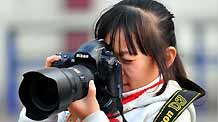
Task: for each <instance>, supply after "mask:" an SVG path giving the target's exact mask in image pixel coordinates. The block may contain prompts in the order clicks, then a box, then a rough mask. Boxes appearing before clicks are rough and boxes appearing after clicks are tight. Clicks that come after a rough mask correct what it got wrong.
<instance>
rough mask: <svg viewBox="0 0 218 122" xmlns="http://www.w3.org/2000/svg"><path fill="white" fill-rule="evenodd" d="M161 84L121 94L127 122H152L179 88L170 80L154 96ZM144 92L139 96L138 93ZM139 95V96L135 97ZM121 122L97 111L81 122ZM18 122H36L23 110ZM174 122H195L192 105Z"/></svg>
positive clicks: (53, 121) (54, 121)
mask: <svg viewBox="0 0 218 122" xmlns="http://www.w3.org/2000/svg"><path fill="white" fill-rule="evenodd" d="M161 87H162V83H161V81H160V78H157V79H156V80H154V81H153V82H151V83H150V84H148V85H146V86H144V87H141V88H139V89H135V90H133V91H130V92H127V93H123V96H124V99H123V107H124V109H123V110H124V117H125V119H126V120H127V122H153V119H154V118H155V116H156V115H157V114H158V112H159V110H160V109H161V107H162V106H163V105H164V103H165V102H166V101H167V100H168V99H169V98H170V97H171V96H172V95H173V93H174V92H175V91H177V90H180V89H181V88H180V86H179V85H178V83H177V82H176V81H173V80H170V81H169V82H168V85H167V87H166V90H165V91H164V92H163V93H162V94H161V95H159V96H155V94H156V93H157V92H158V91H159V90H160V89H161ZM143 90H144V92H143V93H142V94H141V95H139V92H141V91H143ZM137 95H139V96H137ZM68 113H69V112H61V113H59V114H58V115H53V116H50V117H49V118H48V119H46V120H43V122H66V116H67V115H68ZM110 121H111V122H122V117H121V116H118V117H116V118H114V119H113V120H112V119H111V120H109V119H108V118H107V116H106V115H105V113H104V112H102V111H99V112H95V113H92V114H91V115H89V116H87V117H86V118H85V119H84V120H83V122H110ZM18 122H36V121H33V120H30V119H29V118H27V117H26V116H25V108H23V109H22V111H21V113H20V117H19V121H18ZM176 122H196V113H195V108H194V106H193V104H191V105H190V106H189V107H188V108H187V109H186V110H185V111H184V112H183V113H182V114H181V115H180V116H179V117H178V118H177V120H176Z"/></svg>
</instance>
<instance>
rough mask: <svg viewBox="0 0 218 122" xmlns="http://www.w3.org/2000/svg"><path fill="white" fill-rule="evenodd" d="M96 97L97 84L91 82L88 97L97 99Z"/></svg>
mask: <svg viewBox="0 0 218 122" xmlns="http://www.w3.org/2000/svg"><path fill="white" fill-rule="evenodd" d="M95 96H96V87H95V83H94V81H93V80H90V81H89V90H88V94H87V97H95Z"/></svg>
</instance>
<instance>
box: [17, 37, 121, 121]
mask: <svg viewBox="0 0 218 122" xmlns="http://www.w3.org/2000/svg"><path fill="white" fill-rule="evenodd" d="M106 47H107V46H106V44H105V43H104V40H102V39H101V40H93V41H89V42H87V43H85V44H83V45H82V46H81V47H80V48H79V49H78V50H77V51H76V52H74V53H59V54H57V55H60V56H61V59H60V60H59V61H56V62H54V63H53V64H52V67H51V68H48V69H41V70H38V71H31V72H27V73H25V74H24V75H23V76H24V78H23V80H22V82H21V85H20V87H19V97H20V100H21V102H22V103H23V105H24V106H25V107H26V110H27V111H26V116H27V117H29V118H30V119H33V120H44V119H46V118H48V117H49V116H50V115H52V114H55V113H59V112H61V111H64V110H66V109H67V107H68V106H69V105H70V103H71V102H73V101H75V100H79V99H81V98H83V97H85V96H86V95H87V92H88V83H89V81H90V80H94V82H95V85H96V91H97V92H96V93H97V94H96V97H97V100H98V103H99V105H100V108H101V110H103V111H104V112H105V113H109V112H110V113H111V112H115V111H118V110H119V109H120V106H121V105H122V104H121V98H122V73H121V71H122V70H121V65H120V63H119V62H118V60H117V58H116V57H115V56H114V55H113V52H112V51H110V50H107V49H106Z"/></svg>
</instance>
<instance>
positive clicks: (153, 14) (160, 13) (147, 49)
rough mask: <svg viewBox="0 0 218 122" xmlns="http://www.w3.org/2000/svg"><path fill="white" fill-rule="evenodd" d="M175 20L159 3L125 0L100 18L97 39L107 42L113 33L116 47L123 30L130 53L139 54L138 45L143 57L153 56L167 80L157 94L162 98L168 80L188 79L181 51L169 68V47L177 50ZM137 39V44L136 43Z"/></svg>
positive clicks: (145, 0) (112, 44)
mask: <svg viewBox="0 0 218 122" xmlns="http://www.w3.org/2000/svg"><path fill="white" fill-rule="evenodd" d="M173 18H174V15H173V14H171V13H170V12H169V11H168V10H167V8H166V7H165V6H164V5H162V4H161V3H159V2H157V1H153V0H123V1H120V2H119V3H117V4H115V5H114V6H113V7H112V8H110V9H109V10H107V11H106V12H105V13H104V14H102V16H101V17H100V18H99V20H98V21H97V23H96V26H95V38H97V39H105V37H106V36H107V35H108V34H109V33H110V40H111V44H110V45H111V46H112V48H113V46H114V40H115V39H114V38H115V34H116V32H117V31H119V29H120V28H121V29H123V31H124V34H125V38H126V39H125V40H126V44H127V48H128V51H129V54H130V55H137V51H136V46H138V48H139V50H140V51H141V52H142V53H143V54H145V55H149V56H151V57H152V58H153V59H154V61H155V62H156V63H157V65H158V68H159V74H162V75H163V79H164V81H165V82H164V85H163V87H162V88H161V90H160V91H159V92H158V93H157V95H159V94H161V93H163V91H164V90H165V88H166V86H167V83H168V80H176V81H177V82H178V81H180V79H184V78H185V79H187V76H186V72H185V70H184V67H183V64H182V62H181V59H180V57H179V54H178V52H177V55H176V58H175V61H174V62H173V64H172V65H171V66H170V67H167V65H166V53H165V52H166V48H167V47H169V46H173V47H175V48H176V36H175V28H174V22H173V20H172V19H173ZM132 33H133V34H134V37H133V35H132ZM134 38H135V40H136V45H134V43H133V39H134ZM181 82H182V81H181ZM178 83H179V82H178ZM182 84H184V83H182Z"/></svg>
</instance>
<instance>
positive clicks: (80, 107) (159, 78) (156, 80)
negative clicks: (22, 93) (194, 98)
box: [19, 0, 196, 122]
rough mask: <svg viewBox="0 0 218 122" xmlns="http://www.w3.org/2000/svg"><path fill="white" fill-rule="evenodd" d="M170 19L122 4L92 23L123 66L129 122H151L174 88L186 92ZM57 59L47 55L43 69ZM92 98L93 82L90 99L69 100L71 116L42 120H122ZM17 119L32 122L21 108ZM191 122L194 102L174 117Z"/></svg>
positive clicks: (132, 0)
mask: <svg viewBox="0 0 218 122" xmlns="http://www.w3.org/2000/svg"><path fill="white" fill-rule="evenodd" d="M173 18H174V16H173V14H171V13H170V12H169V11H168V10H167V9H166V7H164V6H163V5H162V4H161V3H159V2H156V1H153V0H123V1H120V2H119V3H117V4H115V5H114V6H113V7H111V8H110V9H109V10H107V11H106V12H105V13H104V14H103V15H102V16H101V17H100V18H99V20H98V21H97V23H96V27H95V38H96V39H104V40H105V43H106V44H107V45H109V46H110V47H111V49H112V50H113V52H114V54H115V56H116V57H117V58H118V60H119V62H120V63H121V65H122V76H123V99H122V104H123V112H124V118H125V120H126V121H127V122H153V121H154V118H155V117H156V116H157V114H158V112H159V111H160V109H161V107H162V106H163V105H164V104H165V103H166V101H167V100H168V99H169V98H170V97H171V96H172V95H173V94H174V93H175V92H176V91H177V90H180V89H182V88H183V89H186V87H187V88H189V82H187V80H185V81H186V82H184V79H187V77H186V73H185V70H184V67H183V65H182V62H181V60H180V57H179V54H178V51H177V49H176V37H175V29H174V23H173V20H172V19H173ZM59 59H60V57H58V56H51V57H48V58H47V61H46V67H50V66H51V64H52V62H54V61H57V60H59ZM190 82H191V81H190ZM191 84H194V83H191ZM189 89H190V88H189ZM95 95H96V90H95V85H94V82H93V81H90V84H89V91H88V95H87V96H86V97H85V98H83V99H81V100H78V101H75V102H73V103H72V104H71V105H70V106H69V108H68V110H69V112H62V113H59V114H58V116H57V115H56V116H51V117H49V118H48V119H46V120H44V121H45V122H51V121H52V122H70V121H72V122H75V121H83V122H124V121H125V120H124V118H122V117H121V116H120V115H119V114H111V115H108V116H106V114H105V113H104V112H103V111H101V110H100V107H99V104H98V102H97V100H96V97H95ZM19 121H20V122H26V121H28V122H29V121H30V122H31V121H32V120H30V119H28V118H27V117H26V116H25V108H24V109H23V110H22V112H21V114H20V119H19ZM195 121H196V113H195V109H194V106H193V104H191V105H190V106H189V107H188V108H187V109H186V110H184V111H183V113H182V114H181V115H180V116H179V117H178V118H177V119H176V122H195Z"/></svg>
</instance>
